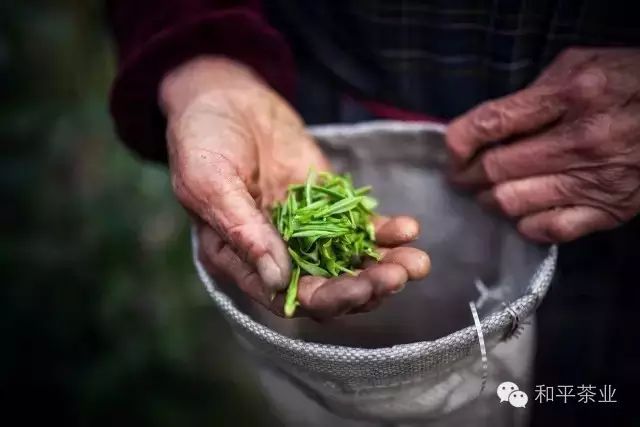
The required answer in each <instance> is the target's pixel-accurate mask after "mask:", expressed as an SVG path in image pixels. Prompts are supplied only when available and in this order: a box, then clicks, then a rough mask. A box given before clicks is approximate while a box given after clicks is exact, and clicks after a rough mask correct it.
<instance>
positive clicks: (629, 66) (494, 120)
mask: <svg viewBox="0 0 640 427" xmlns="http://www.w3.org/2000/svg"><path fill="white" fill-rule="evenodd" d="M447 145H448V148H449V151H450V154H451V159H452V172H451V179H452V181H453V182H454V183H455V184H457V185H459V186H462V187H465V188H469V189H473V190H475V191H479V195H478V198H479V200H480V201H481V202H482V203H484V204H487V205H489V206H491V207H494V208H497V209H499V210H500V211H502V212H503V213H504V214H506V215H508V216H509V217H512V218H517V219H518V228H519V230H520V231H521V232H522V233H523V234H524V235H526V236H528V237H529V238H531V239H534V240H536V241H540V242H564V241H570V240H573V239H576V238H578V237H581V236H584V235H586V234H589V233H591V232H594V231H599V230H605V229H610V228H614V227H616V226H617V225H619V224H622V223H624V222H626V221H628V220H629V219H631V218H632V217H634V216H635V215H636V214H637V213H638V212H640V50H638V49H569V50H567V51H565V52H564V53H563V54H561V55H560V56H559V57H558V58H557V59H556V60H555V62H553V63H552V64H551V65H550V66H549V67H548V68H547V69H546V70H545V71H544V72H543V73H542V74H541V76H540V77H539V78H538V79H537V80H536V81H535V82H534V83H533V84H532V85H531V86H529V87H528V88H526V89H524V90H522V91H520V92H517V93H515V94H512V95H509V96H506V97H504V98H501V99H497V100H493V101H489V102H486V103H484V104H481V105H480V106H478V107H476V108H474V109H473V110H471V111H470V112H468V113H466V114H465V115H463V116H462V117H460V118H458V119H456V120H455V121H454V122H453V123H451V125H450V126H449V128H448V131H447Z"/></svg>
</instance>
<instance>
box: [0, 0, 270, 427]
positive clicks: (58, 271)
mask: <svg viewBox="0 0 640 427" xmlns="http://www.w3.org/2000/svg"><path fill="white" fill-rule="evenodd" d="M102 8H103V5H102V3H101V2H99V1H81V0H78V1H74V0H58V1H49V2H19V1H8V2H0V94H1V95H0V97H1V99H2V103H1V106H0V140H1V141H2V148H3V155H2V157H1V159H0V194H1V196H2V205H3V206H2V209H1V210H0V215H1V217H0V219H1V221H0V222H1V224H2V228H3V230H2V239H1V240H0V267H1V271H2V277H3V280H2V282H3V283H2V285H0V304H1V306H0V333H1V335H0V337H1V340H2V341H1V342H2V344H1V347H0V348H1V349H2V351H0V392H1V393H2V399H1V402H2V403H0V407H1V406H5V407H6V408H7V409H9V412H3V418H4V419H5V420H6V419H9V418H7V417H9V415H8V414H9V413H11V412H13V411H15V412H17V413H19V414H20V417H21V419H22V421H23V422H22V423H21V424H24V422H25V421H27V420H29V419H31V418H38V417H40V416H45V417H47V419H48V420H49V421H54V420H55V421H62V422H66V423H67V425H92V426H94V425H114V424H116V423H119V424H123V425H145V426H146V425H149V426H174V425H179V424H180V425H189V426H191V425H264V424H267V421H266V415H265V405H264V401H263V399H262V398H261V397H260V394H259V391H258V388H257V385H256V382H255V379H254V378H253V376H252V375H250V374H249V373H247V372H248V371H247V370H246V367H245V364H244V363H245V362H244V360H243V357H242V353H241V352H239V350H238V347H237V345H236V343H235V341H233V338H232V336H231V334H230V332H229V329H228V327H227V325H226V324H225V323H224V321H223V319H222V318H221V317H220V316H219V315H218V313H217V312H216V310H215V309H214V307H213V305H212V304H211V303H210V301H209V300H208V297H207V296H206V294H205V292H204V290H203V288H202V286H201V285H200V284H199V283H198V281H197V279H196V277H195V275H194V272H193V268H192V265H191V262H190V251H189V241H188V223H187V219H186V216H185V215H184V214H183V212H182V210H181V209H180V208H179V206H178V205H177V204H176V202H175V201H174V199H173V198H172V196H171V191H170V185H169V181H168V177H167V173H166V169H165V168H164V167H163V166H159V165H151V164H143V163H141V162H140V161H138V160H137V159H135V158H134V157H133V156H132V155H131V153H130V152H128V151H127V150H126V149H125V148H124V147H123V146H122V145H121V144H119V143H118V142H117V141H116V138H115V136H114V133H113V130H112V124H111V122H110V118H109V115H108V111H107V108H108V107H107V95H108V89H109V85H110V81H111V79H112V78H113V73H114V66H115V64H114V61H115V60H114V54H113V51H114V49H113V46H112V43H111V40H110V38H109V34H108V31H107V26H106V22H105V18H104V14H103V10H102Z"/></svg>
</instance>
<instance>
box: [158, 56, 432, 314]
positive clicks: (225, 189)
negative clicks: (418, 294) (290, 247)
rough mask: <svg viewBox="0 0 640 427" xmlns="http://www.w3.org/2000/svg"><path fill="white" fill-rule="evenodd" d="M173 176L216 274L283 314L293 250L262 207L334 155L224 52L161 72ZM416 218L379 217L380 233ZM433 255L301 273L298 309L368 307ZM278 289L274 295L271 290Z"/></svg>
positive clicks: (400, 231)
mask: <svg viewBox="0 0 640 427" xmlns="http://www.w3.org/2000/svg"><path fill="white" fill-rule="evenodd" d="M160 102H161V105H162V108H163V110H164V111H165V113H166V116H167V122H168V125H167V141H168V153H169V163H170V168H171V175H172V183H173V187H174V191H175V193H176V196H177V197H178V200H179V201H180V202H181V203H182V205H183V206H184V207H185V208H186V209H187V210H188V211H189V212H190V213H191V215H192V217H193V219H194V221H195V223H196V226H197V230H198V234H199V237H200V254H199V257H200V259H201V261H202V262H203V265H204V266H205V267H206V268H207V270H208V271H209V272H210V273H211V274H212V275H213V276H214V277H216V279H218V280H221V281H225V282H233V283H235V284H237V285H238V286H239V287H240V289H242V291H243V292H245V293H246V294H247V295H248V296H249V297H251V298H252V299H253V300H255V301H257V302H259V303H261V304H262V305H264V306H265V307H268V308H270V309H271V310H272V311H273V312H275V313H277V314H282V307H283V303H282V300H281V296H282V294H281V293H280V294H279V292H280V291H282V290H284V289H285V288H286V286H287V284H288V280H289V275H290V260H289V255H288V253H287V250H286V247H285V244H284V242H283V240H282V239H281V237H280V235H279V234H278V232H277V230H276V229H275V228H274V227H273V226H272V225H271V223H270V222H269V220H268V219H267V218H268V216H267V215H265V213H266V212H267V210H268V209H269V207H270V206H271V205H272V204H273V202H274V201H276V200H280V199H283V198H284V196H285V193H286V190H287V187H288V185H289V184H292V183H300V182H304V180H305V178H306V176H307V173H308V171H309V168H310V167H313V168H315V169H316V170H323V169H328V168H329V164H328V162H327V160H326V159H325V157H324V156H323V155H322V153H321V151H320V150H319V148H318V147H317V145H316V144H315V143H314V142H313V140H312V139H311V138H310V137H309V136H308V135H307V133H306V132H305V128H304V124H303V123H302V121H301V120H300V118H299V117H298V115H297V114H296V113H295V112H294V111H293V110H292V109H291V108H290V107H289V105H288V104H287V103H286V102H285V101H284V100H283V99H282V98H280V97H279V96H278V95H277V94H276V93H275V92H273V91H272V90H271V89H270V88H269V87H268V86H267V85H265V84H264V83H263V82H262V81H260V79H259V78H258V77H256V76H255V75H254V74H253V73H252V72H251V71H250V70H249V69H247V68H246V67H244V66H242V65H240V64H238V63H235V62H233V61H230V60H227V59H223V58H199V59H195V60H193V61H190V62H188V63H186V64H184V65H182V66H181V67H179V68H178V69H176V70H174V71H173V72H172V73H170V74H169V75H167V76H166V77H165V79H164V80H163V83H162V86H161V88H160ZM417 233H418V225H417V223H416V221H415V220H413V219H411V218H407V217H397V218H392V219H386V220H381V223H380V225H379V234H378V235H379V238H380V241H381V243H382V244H386V245H388V246H391V247H394V246H397V245H400V244H403V243H406V242H408V241H410V240H412V239H414V238H415V237H416V236H417ZM428 261H429V260H428V257H427V256H426V254H424V252H422V251H418V250H417V249H412V248H397V249H392V250H391V251H390V252H389V253H388V254H387V255H386V256H385V258H384V260H383V262H382V263H381V264H380V265H375V266H371V267H369V268H367V269H366V270H365V271H363V272H362V273H361V274H360V275H359V276H358V277H349V276H340V277H338V278H333V279H330V280H327V279H324V278H317V277H304V278H303V279H302V280H301V282H300V284H299V291H298V299H299V302H300V310H299V313H301V314H306V315H309V316H313V317H316V318H325V317H332V316H336V315H340V314H344V313H348V312H354V311H358V310H366V309H370V308H372V307H373V306H375V305H376V304H377V303H378V301H379V300H380V298H382V297H383V296H386V295H388V294H390V293H391V292H393V291H394V290H396V289H398V288H400V287H401V286H402V285H403V284H404V282H406V281H407V280H408V279H413V278H418V277H423V276H424V275H426V273H427V270H428V267H429V265H428ZM277 295H280V296H278V297H277V298H275V299H272V298H273V297H274V296H277Z"/></svg>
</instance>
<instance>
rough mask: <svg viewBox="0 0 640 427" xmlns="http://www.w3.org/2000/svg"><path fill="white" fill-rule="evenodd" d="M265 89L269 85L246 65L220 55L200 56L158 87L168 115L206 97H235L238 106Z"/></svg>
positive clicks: (216, 100) (211, 99)
mask: <svg viewBox="0 0 640 427" xmlns="http://www.w3.org/2000/svg"><path fill="white" fill-rule="evenodd" d="M265 92H270V89H269V87H268V86H267V85H266V83H264V82H263V81H262V80H261V79H260V77H259V76H257V75H256V74H255V73H254V72H253V71H252V70H251V69H250V68H249V67H247V66H246V65H244V64H242V63H240V62H237V61H234V60H232V59H229V58H226V57H221V56H200V57H197V58H193V59H191V60H189V61H187V62H185V63H184V64H182V65H180V66H179V67H177V68H175V69H173V70H172V71H171V72H169V73H167V74H166V75H165V76H164V78H163V79H162V80H161V82H160V86H159V88H158V103H159V106H160V109H161V110H162V112H163V113H164V114H165V115H167V116H168V115H170V114H175V113H180V112H182V111H184V110H185V109H186V108H188V107H189V106H190V105H192V104H194V103H197V102H200V101H203V100H206V101H207V103H211V104H213V105H215V104H216V103H220V104H226V103H227V101H228V100H229V99H234V101H235V102H234V104H236V105H238V103H247V102H248V101H243V100H245V99H247V98H253V97H255V96H256V95H258V96H260V95H264V94H265ZM254 99H255V98H254Z"/></svg>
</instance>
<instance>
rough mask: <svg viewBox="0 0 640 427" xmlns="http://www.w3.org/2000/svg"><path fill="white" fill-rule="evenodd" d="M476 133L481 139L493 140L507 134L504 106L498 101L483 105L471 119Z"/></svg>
mask: <svg viewBox="0 0 640 427" xmlns="http://www.w3.org/2000/svg"><path fill="white" fill-rule="evenodd" d="M471 126H472V128H473V130H474V132H475V133H476V134H477V135H479V136H480V137H481V138H487V139H491V138H493V137H494V135H502V134H504V132H505V117H504V109H503V108H502V105H501V104H500V103H498V102H497V101H487V102H485V103H484V104H482V105H481V106H480V107H479V108H478V110H476V112H475V114H474V115H473V117H472V119H471Z"/></svg>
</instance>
